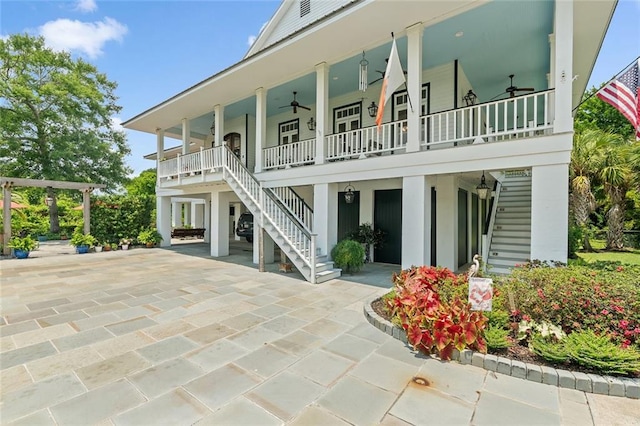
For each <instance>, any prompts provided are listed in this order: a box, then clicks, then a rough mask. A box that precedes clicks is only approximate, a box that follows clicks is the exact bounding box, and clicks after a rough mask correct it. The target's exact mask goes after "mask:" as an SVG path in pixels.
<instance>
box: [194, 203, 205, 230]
mask: <svg viewBox="0 0 640 426" xmlns="http://www.w3.org/2000/svg"><path fill="white" fill-rule="evenodd" d="M203 210H204V204H202V203H200V202H193V203H191V212H192V213H191V214H192V215H193V227H194V228H203V227H204V223H203V218H204V215H203V213H204V212H203Z"/></svg>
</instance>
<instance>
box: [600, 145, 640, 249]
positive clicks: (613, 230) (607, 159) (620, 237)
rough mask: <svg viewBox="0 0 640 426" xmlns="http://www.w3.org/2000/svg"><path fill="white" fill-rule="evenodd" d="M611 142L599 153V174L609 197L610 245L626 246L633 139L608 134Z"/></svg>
mask: <svg viewBox="0 0 640 426" xmlns="http://www.w3.org/2000/svg"><path fill="white" fill-rule="evenodd" d="M607 141H608V143H607V144H606V145H604V146H603V148H602V151H601V154H600V156H599V163H600V164H599V173H598V174H599V177H600V180H601V182H602V184H603V187H604V191H605V193H606V194H607V198H608V199H609V204H610V207H609V210H608V211H607V213H606V218H607V227H608V230H607V247H606V248H607V249H608V250H621V249H622V248H623V247H624V221H625V207H626V206H625V204H626V198H627V191H629V189H631V188H632V187H633V183H634V179H635V174H634V173H633V168H632V163H631V158H632V155H631V154H632V149H633V145H632V142H630V141H629V140H625V139H624V138H623V137H622V136H620V135H616V134H612V133H609V134H607Z"/></svg>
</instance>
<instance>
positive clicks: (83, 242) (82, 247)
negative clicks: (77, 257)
mask: <svg viewBox="0 0 640 426" xmlns="http://www.w3.org/2000/svg"><path fill="white" fill-rule="evenodd" d="M69 243H71V245H72V246H74V247H75V248H76V253H78V254H84V253H88V252H89V248H90V247H91V246H92V245H94V244H95V243H96V239H95V238H94V237H93V235H91V234H83V233H82V232H80V231H75V232H74V233H73V235H72V236H71V240H69Z"/></svg>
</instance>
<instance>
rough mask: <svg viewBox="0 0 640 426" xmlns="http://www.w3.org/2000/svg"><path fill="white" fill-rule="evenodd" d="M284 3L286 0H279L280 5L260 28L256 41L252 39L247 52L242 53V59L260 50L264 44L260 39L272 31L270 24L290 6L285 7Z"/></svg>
mask: <svg viewBox="0 0 640 426" xmlns="http://www.w3.org/2000/svg"><path fill="white" fill-rule="evenodd" d="M290 3H292V2H290ZM286 4H287V0H282V2H280V6H278V9H276V11H275V13H274V14H273V15H272V16H271V18H270V19H269V21H268V22H267V25H265V26H264V28H262V30H261V31H260V33H259V34H258V36H257V37H256V41H254V42H253V44H252V45H251V46H249V49H248V50H247V53H245V54H244V57H243V59H245V58H248V57H249V56H253V55H254V54H256V53H257V52H260V50H262V49H260V47H263V45H264V42H263V41H262V40H263V39H264V38H266V37H267V36H268V35H270V34H271V33H272V32H273V25H272V24H273V23H274V22H275V20H276V19H278V18H279V16H278V15H280V14H281V13H282V14H284V13H285V11H286V10H287V9H288V8H289V7H291V6H288V7H287V8H285V5H286ZM258 45H260V47H258Z"/></svg>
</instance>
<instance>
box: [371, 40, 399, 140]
mask: <svg viewBox="0 0 640 426" xmlns="http://www.w3.org/2000/svg"><path fill="white" fill-rule="evenodd" d="M404 82H405V80H404V71H403V70H402V64H401V63H400V57H399V56H398V48H397V47H396V39H395V38H394V39H393V42H392V44H391V54H390V55H389V62H387V69H386V70H385V72H384V79H383V80H382V90H381V91H380V101H379V102H378V115H377V116H376V124H377V125H378V129H380V126H381V125H382V116H383V115H384V107H385V105H386V104H387V102H388V101H389V99H391V94H393V92H394V91H395V90H396V89H397V88H398V87H400V85H401V84H403V83H404Z"/></svg>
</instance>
